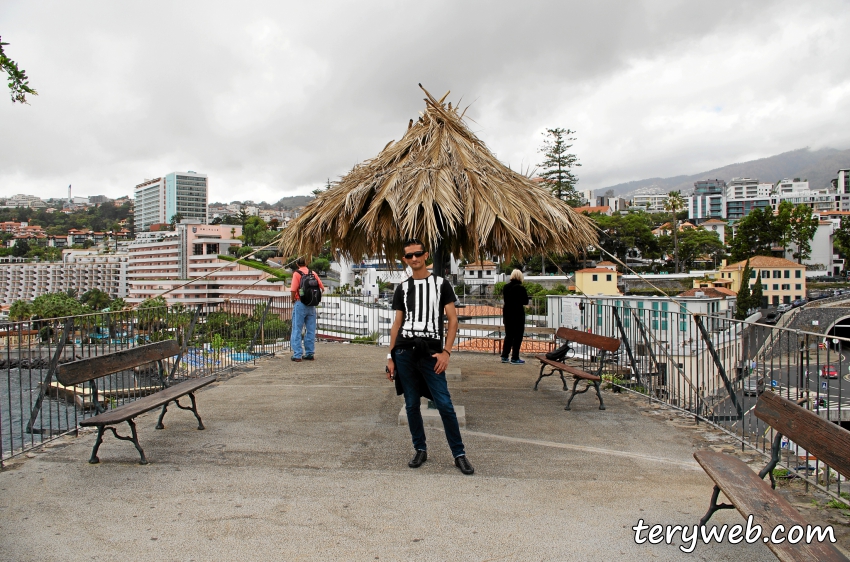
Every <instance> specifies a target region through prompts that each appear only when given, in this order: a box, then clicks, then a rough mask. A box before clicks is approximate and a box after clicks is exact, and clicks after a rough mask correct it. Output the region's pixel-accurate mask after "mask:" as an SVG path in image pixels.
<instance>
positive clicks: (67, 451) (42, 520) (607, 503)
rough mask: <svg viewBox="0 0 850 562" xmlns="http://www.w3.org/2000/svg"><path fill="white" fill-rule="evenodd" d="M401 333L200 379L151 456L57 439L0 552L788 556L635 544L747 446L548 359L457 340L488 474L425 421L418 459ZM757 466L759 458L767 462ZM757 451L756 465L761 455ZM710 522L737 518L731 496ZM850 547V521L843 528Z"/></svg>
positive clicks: (697, 496) (479, 456)
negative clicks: (587, 384)
mask: <svg viewBox="0 0 850 562" xmlns="http://www.w3.org/2000/svg"><path fill="white" fill-rule="evenodd" d="M386 352H387V350H386V348H373V347H368V346H359V345H345V344H330V343H329V344H319V345H318V348H317V356H316V357H317V358H316V361H315V362H312V363H311V362H303V363H293V362H291V361H289V357H288V356H283V357H277V358H272V359H266V360H263V361H261V362H258V363H257V364H256V367H255V368H253V369H250V370H246V371H243V372H237V373H236V374H235V375H234V376H232V377H229V378H225V377H223V380H221V381H220V382H217V383H216V384H214V385H211V386H210V387H207V389H205V390H203V391H202V392H201V393H200V394H199V396H198V401H199V409H200V412H201V415H202V417H203V420H204V423H205V425H206V427H207V429H206V430H205V431H200V432H199V431H197V430H196V424H195V422H194V418H193V416H192V415H191V413H189V412H182V411H177V410H175V408H174V407H171V408H170V409H169V413H168V415H167V416H166V418H165V424H166V429H165V430H164V431H155V430H154V425H155V423H156V415H157V413H156V412H151V413H149V414H147V415H145V416H142V417H141V418H138V419H137V424H138V427H139V431H140V439H141V443H142V446H143V447H144V448H145V452H146V454H147V456H148V459H149V460H150V461H151V464H149V465H147V466H140V465H139V464H137V461H138V456H137V454H136V451H135V449H134V448H133V446H132V444H130V443H128V442H124V441H117V440H115V439H114V438H112V436H111V435H107V437H106V440H105V442H104V445H103V446H102V447H101V449H100V459H101V463H100V464H98V465H89V464H88V463H87V462H86V461H87V459H88V457H89V453H90V450H91V446H92V443H93V441H94V434H93V433H91V432H89V433H83V434H81V435H80V436H79V437H68V438H63V439H61V440H58V441H56V442H55V443H54V444H52V445H51V446H49V447H46V448H45V449H44V450H43V451H36V452H35V453H31V454H30V455H29V457H31V458H22V459H19V460H13V461H12V462H11V463H10V464H9V466H8V467H7V468H6V470H4V471H3V472H2V473H0V537H2V539H0V540H1V541H2V544H0V559H2V560H16V561H21V560H142V559H144V560H413V559H417V560H482V561H483V560H611V559H618V560H645V559H652V560H681V559H684V558H690V557H696V558H697V559H700V560H730V559H736V560H747V561H748V562H755V561H760V560H774V557H773V555H772V554H771V553H770V551H769V550H768V549H767V547H766V546H764V545H763V544H753V545H748V544H746V543H741V544H737V545H731V544H707V545H706V544H701V543H700V544H698V545H697V548H696V551H695V552H694V553H693V554H692V555H686V554H683V553H682V552H681V551H680V550H679V549H678V548H677V544H680V543H677V544H673V545H666V544H663V543H662V544H660V545H650V544H649V543H644V544H640V545H638V544H635V542H634V540H633V538H634V531H633V530H632V528H631V527H632V526H633V525H635V524H636V523H637V521H638V520H639V519H644V521H645V522H647V523H648V524H650V525H652V524H656V523H661V524H680V525H692V524H694V523H696V522H697V521H698V520H699V518H700V517H701V516H702V515H703V513H704V512H705V509H706V507H707V505H708V501H709V497H710V494H711V488H712V484H711V482H710V480H709V479H708V477H706V476H705V475H704V474H703V472H702V471H701V470H700V469H699V468H698V467H697V465H696V463H695V462H694V460H693V458H692V456H691V455H692V452H693V451H694V450H695V448H697V447H698V448H704V447H708V446H714V447H716V448H717V447H720V448H724V449H733V448H734V445H733V444H732V442H730V441H728V440H726V438H725V437H723V436H722V434H719V433H715V432H713V431H712V430H710V429H709V428H707V427H706V426H705V425H704V424H703V425H700V426H699V427H696V426H695V425H694V424H693V422H692V421H689V420H687V419H686V418H684V417H680V416H677V415H675V414H673V413H671V412H670V411H669V410H664V409H661V408H659V407H657V406H650V405H649V404H648V403H647V401H646V400H645V399H643V398H641V397H636V396H629V395H625V394H614V393H612V392H611V391H606V392H605V393H604V398H605V401H606V406H607V408H608V409H607V410H606V411H600V410H598V409H597V401H596V398H595V396H594V395H593V394H592V393H587V394H583V395H580V396H578V397H576V399H575V400H574V401H573V409H572V411H570V412H566V411H564V410H563V407H564V404H565V402H566V398H567V393H565V392H563V391H562V390H561V389H560V381H558V380H557V379H556V378H555V377H551V378H548V379H544V380H543V382H541V390H540V391H538V392H534V391H532V386H533V383H534V380H535V378H536V374H537V367H536V365H535V364H534V363H533V362H532V361H529V363H528V364H526V365H524V366H513V365H503V364H501V363H500V362H499V361H498V357H497V356H493V355H485V354H473V353H456V354H455V355H454V356H453V357H452V366H453V367H460V368H461V369H462V372H463V380H462V381H460V382H451V383H450V388H451V389H452V392H453V396H454V399H455V403H456V404H459V405H463V406H465V407H466V415H467V427H466V429H465V430H463V435H464V439H465V442H466V446H467V452H468V455H469V458H470V460H471V462H472V463H473V465H474V466H475V469H476V473H475V475H474V476H463V475H462V474H461V473H460V472H459V471H458V470H457V469H456V468H455V467H454V465H453V463H452V459H451V455H450V453H449V450H448V447H447V445H446V442H445V437H444V435H443V433H442V432H441V430H439V429H428V430H427V431H428V439H429V445H430V448H429V459H428V461H427V462H426V463H425V465H424V466H423V467H422V468H420V469H417V470H411V469H409V468H408V467H407V461H408V459H409V458H410V457H411V456H412V449H411V445H410V438H409V433H408V430H407V428H406V427H404V426H399V425H398V420H397V418H398V413H399V409H400V408H401V406H402V404H403V401H402V398H401V397H398V396H396V394H395V391H394V388H393V386H392V384H391V383H389V382H388V381H387V380H386V379H385V378H384V375H383V367H384V364H385V361H384V357H385V355H386ZM755 462H758V463H761V462H762V461H761V460H759V461H754V463H755ZM754 466H755V464H754ZM713 522H716V523H718V524H722V523H730V524H734V523H742V522H744V519H743V518H741V517H740V516H739V515H738V514H737V512H735V511H723V512H719V513H718V514H716V515H715V517H714V519H713ZM840 540H841V541H843V542H844V545H843V546H844V548H846V535H841V539H840Z"/></svg>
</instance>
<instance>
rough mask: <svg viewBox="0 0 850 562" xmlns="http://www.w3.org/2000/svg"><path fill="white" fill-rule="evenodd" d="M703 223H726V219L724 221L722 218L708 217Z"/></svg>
mask: <svg viewBox="0 0 850 562" xmlns="http://www.w3.org/2000/svg"><path fill="white" fill-rule="evenodd" d="M702 224H726V221H722V220H720V219H708V220H707V221H705V222H704V223H702Z"/></svg>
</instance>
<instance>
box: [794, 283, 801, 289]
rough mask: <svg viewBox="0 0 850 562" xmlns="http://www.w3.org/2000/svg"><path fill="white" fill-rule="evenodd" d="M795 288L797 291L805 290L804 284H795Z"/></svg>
mask: <svg viewBox="0 0 850 562" xmlns="http://www.w3.org/2000/svg"><path fill="white" fill-rule="evenodd" d="M794 288H795V289H796V290H798V291H802V290H803V285H802V284H800V283H797V284H795V285H794Z"/></svg>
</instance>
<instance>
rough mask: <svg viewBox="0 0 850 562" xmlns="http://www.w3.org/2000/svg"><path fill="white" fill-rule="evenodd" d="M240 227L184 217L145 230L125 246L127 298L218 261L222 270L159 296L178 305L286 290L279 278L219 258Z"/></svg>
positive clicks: (152, 293) (157, 291)
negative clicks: (169, 226)
mask: <svg viewBox="0 0 850 562" xmlns="http://www.w3.org/2000/svg"><path fill="white" fill-rule="evenodd" d="M241 235H242V227H241V226H234V225H227V224H221V225H206V224H199V223H194V222H190V221H183V222H182V223H180V224H178V225H177V227H176V230H175V231H158V232H145V233H140V235H139V236H137V238H136V240H135V243H133V244H131V245H130V248H129V263H128V266H127V278H128V285H129V287H128V295H127V299H126V300H127V301H128V302H132V303H137V302H141V301H143V300H145V299H146V298H150V297H156V296H158V295H161V294H163V293H164V292H165V291H167V290H169V289H172V288H174V287H178V286H180V285H182V284H184V283H186V281H188V280H190V279H198V278H199V277H202V276H204V275H206V274H208V273H210V272H213V271H215V270H217V269H219V268H221V267H222V266H225V265H227V266H228V267H226V268H225V269H222V270H221V271H218V272H216V273H212V274H211V275H209V276H208V277H205V278H204V279H200V280H198V281H196V282H194V283H191V284H189V285H186V286H185V287H181V288H179V289H176V290H174V291H173V292H170V293H168V294H166V295H164V296H165V298H166V300H168V301H169V302H181V303H184V304H193V303H210V302H222V301H224V300H225V299H239V298H243V299H244V298H258V297H260V298H268V297H270V296H283V295H288V294H289V293H288V290H287V289H288V288H287V286H286V284H285V283H284V282H283V281H277V282H275V281H269V279H270V278H272V276H271V275H269V274H268V273H266V272H264V271H261V270H259V269H255V268H253V267H248V266H244V265H241V264H238V263H235V262H230V261H227V260H222V259H220V258H219V257H218V256H219V255H225V256H226V255H228V250H229V249H230V248H231V247H234V246H236V247H239V246H242V241H241V240H238V239H237V236H241Z"/></svg>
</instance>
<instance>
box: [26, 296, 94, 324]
mask: <svg viewBox="0 0 850 562" xmlns="http://www.w3.org/2000/svg"><path fill="white" fill-rule="evenodd" d="M32 312H33V314H35V315H36V316H38V317H39V318H41V319H45V318H62V317H64V316H78V315H80V314H84V313H85V312H86V309H85V308H84V307H83V305H82V304H81V303H80V301H78V300H77V299H75V298H74V297H72V296H70V295H68V294H67V293H46V294H44V295H39V296H37V297H36V298H35V299H34V300H33V301H32Z"/></svg>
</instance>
